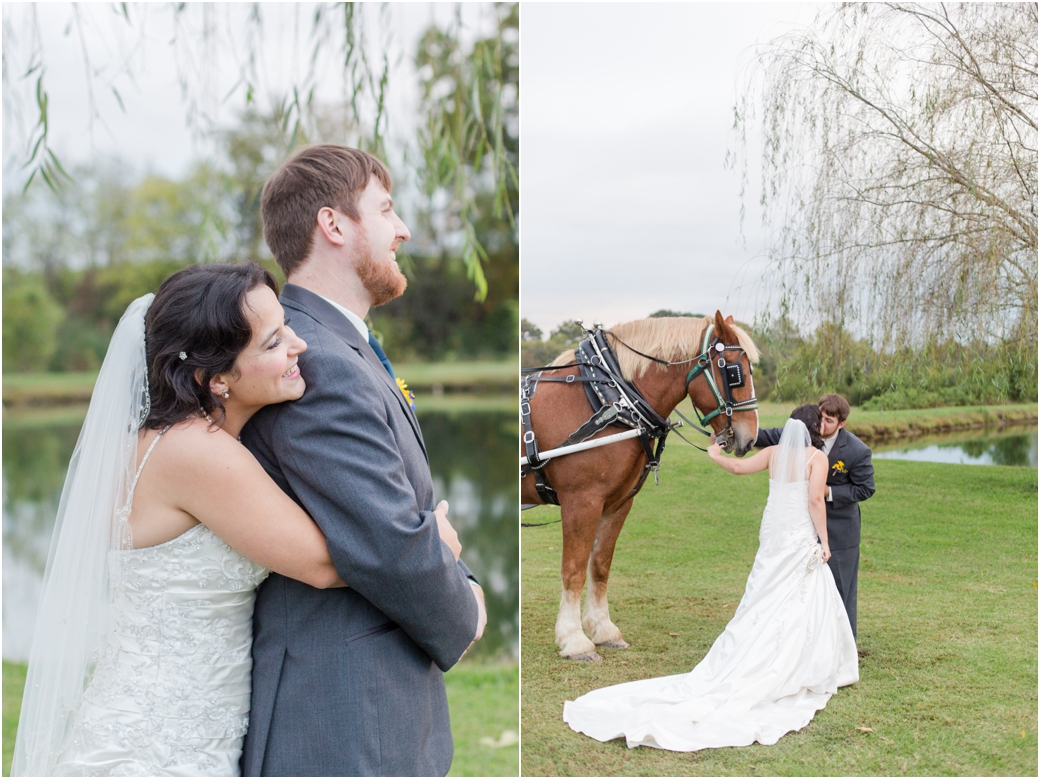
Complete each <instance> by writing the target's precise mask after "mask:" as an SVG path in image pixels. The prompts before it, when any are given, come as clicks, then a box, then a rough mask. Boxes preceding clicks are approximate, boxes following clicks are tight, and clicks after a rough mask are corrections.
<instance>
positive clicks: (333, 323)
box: [282, 284, 429, 459]
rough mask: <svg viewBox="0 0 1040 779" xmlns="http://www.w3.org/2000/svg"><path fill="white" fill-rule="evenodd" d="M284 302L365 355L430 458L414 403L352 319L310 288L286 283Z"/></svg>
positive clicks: (283, 290)
mask: <svg viewBox="0 0 1040 779" xmlns="http://www.w3.org/2000/svg"><path fill="white" fill-rule="evenodd" d="M282 302H283V303H287V304H291V306H292V308H297V309H299V310H301V311H303V312H305V313H306V314H308V315H309V316H311V317H312V318H313V319H314V320H316V321H318V322H320V323H321V324H323V325H324V326H325V327H327V328H328V329H329V330H331V331H332V332H333V333H335V334H336V335H337V336H339V338H341V339H342V340H343V341H344V342H345V343H346V344H347V346H349V347H350V348H351V349H353V350H354V351H356V352H357V353H358V354H359V355H361V359H363V360H364V361H365V362H366V363H368V365H369V367H371V368H372V371H373V372H374V373H375V375H376V376H377V377H378V378H379V380H380V381H381V382H382V383H383V384H384V385H385V386H386V388H387V389H388V390H389V391H390V393H391V394H392V395H393V396H394V398H395V399H396V400H397V402H398V404H399V405H400V406H401V409H402V410H403V411H404V413H405V416H406V417H408V423H409V424H410V425H411V426H412V432H414V433H415V437H416V439H418V441H419V446H420V447H422V450H423V454H424V455H426V444H425V442H424V441H423V437H422V431H421V430H420V429H419V420H418V419H416V418H415V413H414V412H413V411H412V407H411V404H409V403H408V402H407V401H406V400H405V399H404V393H403V392H401V388H400V387H398V386H397V382H395V381H394V380H393V379H391V378H390V374H389V373H388V372H387V370H386V367H385V366H384V365H383V363H381V362H380V361H379V358H378V357H376V353H375V352H374V351H372V347H371V346H369V345H368V342H367V341H365V340H364V339H362V337H361V333H359V332H358V329H357V328H356V327H354V325H353V324H351V322H350V320H348V319H347V318H346V317H345V316H343V312H341V311H338V310H337V309H336V307H335V306H333V305H332V304H331V303H329V302H328V301H327V300H325V299H324V298H322V297H321V296H320V295H317V294H315V293H313V292H311V291H310V290H309V289H304V288H303V287H298V286H296V285H295V284H286V285H285V286H284V287H282ZM426 457H427V459H429V455H426Z"/></svg>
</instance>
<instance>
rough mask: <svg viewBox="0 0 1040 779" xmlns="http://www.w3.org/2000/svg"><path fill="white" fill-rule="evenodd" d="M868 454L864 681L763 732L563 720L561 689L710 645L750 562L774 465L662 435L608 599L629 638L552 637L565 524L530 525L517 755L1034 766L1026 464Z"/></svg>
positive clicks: (1031, 532)
mask: <svg viewBox="0 0 1040 779" xmlns="http://www.w3.org/2000/svg"><path fill="white" fill-rule="evenodd" d="M763 421H764V422H765V423H766V424H769V423H771V422H772V421H773V420H771V418H770V417H769V416H768V415H766V418H765V419H764V420H763ZM776 421H780V420H779V419H777V420H776ZM875 469H876V483H877V487H878V492H877V494H876V495H874V497H873V498H871V499H870V500H869V501H867V502H865V503H864V504H863V506H862V510H863V545H862V546H861V561H860V581H859V645H860V649H862V650H865V651H866V652H868V653H869V654H868V655H867V656H866V657H864V658H862V659H861V660H860V677H861V678H860V682H859V683H858V684H856V685H853V686H851V687H846V688H843V689H842V690H840V691H839V692H838V694H837V695H835V696H834V697H833V698H832V699H831V701H830V702H829V703H828V705H827V708H826V709H824V710H823V711H821V712H819V713H818V714H817V715H816V718H815V719H814V720H813V722H812V723H811V724H810V725H808V726H807V727H806V728H804V729H803V730H801V731H799V732H797V733H791V734H788V735H786V736H784V737H783V738H782V739H781V740H780V741H779V743H777V744H776V745H774V746H768V747H764V746H761V745H757V744H756V745H752V746H750V747H743V748H728V749H715V750H705V751H702V752H698V753H692V754H679V753H671V752H664V751H661V750H654V749H646V748H638V749H634V750H629V749H627V748H626V747H625V745H624V741H623V740H617V741H613V742H610V743H608V744H601V743H599V742H597V741H594V740H592V739H590V738H587V737H585V736H582V735H579V734H577V733H574V732H573V731H571V730H570V728H568V727H567V726H566V725H565V724H564V722H563V720H562V716H561V715H562V710H563V702H564V701H565V700H569V699H574V698H575V697H576V696H578V695H580V694H582V693H584V692H587V691H589V690H591V689H594V688H597V687H602V686H605V685H608V684H616V683H620V682H625V681H631V680H634V679H642V678H647V677H653V676H663V675H667V674H674V673H681V672H683V671H685V670H688V669H690V668H692V667H693V666H694V665H696V664H697V663H698V662H699V661H700V660H701V658H703V657H704V655H705V654H706V653H707V651H708V648H709V647H710V646H711V644H712V642H713V641H714V640H715V638H716V637H717V636H718V635H719V634H720V633H721V632H722V629H723V627H724V626H725V625H726V623H727V622H728V621H729V619H730V618H731V617H732V615H733V612H734V611H735V609H736V606H737V603H738V602H739V600H740V597H741V595H742V593H743V589H744V583H745V581H746V579H747V575H748V573H749V571H750V570H751V563H752V561H753V559H754V555H755V551H756V548H757V545H758V524H759V520H760V518H761V513H762V508H763V506H764V505H765V498H766V492H767V490H768V484H767V478H766V475H765V474H756V475H754V476H750V477H737V476H732V475H730V474H727V473H725V472H723V471H722V470H721V469H720V468H718V467H717V466H714V465H713V464H712V463H711V462H710V461H709V460H708V459H707V457H706V455H704V454H702V453H701V452H698V451H696V450H694V449H691V448H690V447H687V446H685V445H683V444H682V443H681V442H679V441H676V442H675V443H674V444H672V446H671V447H670V449H669V451H668V452H667V454H666V455H665V458H664V467H663V468H662V470H661V485H660V486H659V487H655V486H654V485H653V483H652V481H651V482H650V483H648V485H647V486H646V487H645V488H644V489H643V492H642V493H641V494H640V495H639V497H638V498H637V499H636V502H635V508H634V509H633V511H632V513H631V514H630V515H629V517H628V521H627V523H626V525H625V528H624V530H623V532H622V534H621V538H620V540H619V541H618V547H617V552H616V555H615V557H614V566H613V570H612V572H611V573H612V576H611V580H610V601H611V616H612V617H613V619H614V621H615V622H616V623H617V625H618V627H620V628H621V631H622V633H623V634H624V636H625V638H626V639H627V640H628V641H629V642H631V644H632V646H631V648H630V649H627V650H609V649H607V650H600V653H601V654H602V655H603V657H604V660H603V662H602V663H598V664H594V663H577V662H572V661H566V660H563V659H562V658H560V657H559V656H558V655H557V651H556V647H555V644H554V642H553V624H554V622H555V619H556V609H557V605H558V602H559V597H560V578H559V566H560V532H561V531H560V525H559V524H554V525H549V526H547V527H542V528H525V529H523V531H522V536H521V571H522V577H523V579H522V580H523V599H522V604H521V608H522V613H521V619H522V624H523V633H522V638H521V642H522V643H521V646H522V658H523V697H522V700H521V723H522V728H523V730H522V732H523V758H522V765H521V771H522V773H523V774H524V775H525V776H545V775H560V776H564V775H591V776H611V775H628V776H675V775H678V776H699V775H743V776H755V775H760V776H770V775H777V776H788V775H806V776H810V775H822V776H826V775H980V776H981V775H1021V776H1036V775H1037V557H1036V549H1037V471H1036V469H1033V468H1013V467H999V466H991V467H978V466H962V465H945V464H934V463H919V462H906V461H896V460H882V461H877V462H876V463H875ZM716 485H717V486H718V489H716V490H713V489H712V487H713V486H716ZM558 512H559V509H558V508H555V507H552V508H549V507H543V508H538V509H532V510H531V511H528V512H525V515H524V519H525V520H526V521H531V522H540V521H546V520H551V519H554V518H556V517H558V516H559V513H558ZM675 634H677V635H675ZM866 728H869V729H870V730H869V731H867V730H864V729H866Z"/></svg>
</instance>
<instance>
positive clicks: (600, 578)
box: [581, 498, 632, 649]
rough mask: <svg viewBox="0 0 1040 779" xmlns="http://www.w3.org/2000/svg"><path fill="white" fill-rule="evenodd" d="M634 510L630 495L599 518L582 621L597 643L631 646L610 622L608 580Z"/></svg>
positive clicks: (612, 647) (622, 646)
mask: <svg viewBox="0 0 1040 779" xmlns="http://www.w3.org/2000/svg"><path fill="white" fill-rule="evenodd" d="M631 509H632V499H631V498H629V499H628V500H626V501H625V502H624V503H623V504H622V505H621V506H620V507H619V508H617V509H616V510H615V511H613V512H612V513H610V514H607V515H604V517H603V518H602V519H601V520H600V521H599V528H598V529H597V531H596V540H595V543H594V544H593V547H592V554H591V555H590V556H589V593H588V595H586V596H585V613H584V616H583V617H582V621H581V624H582V625H583V626H584V627H585V631H586V633H588V636H589V638H590V639H592V642H593V643H594V644H595V645H596V646H605V647H610V648H611V649H627V648H628V642H627V641H625V640H624V639H623V638H621V631H620V630H618V628H617V626H616V625H615V624H614V623H613V622H611V621H610V609H609V607H608V606H607V579H608V578H609V577H610V563H611V561H612V560H613V559H614V546H615V544H617V540H618V535H620V533H621V527H622V525H624V524H625V519H626V518H627V517H628V512H629V511H631Z"/></svg>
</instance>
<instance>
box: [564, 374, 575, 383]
mask: <svg viewBox="0 0 1040 779" xmlns="http://www.w3.org/2000/svg"><path fill="white" fill-rule="evenodd" d="M564 381H566V382H567V383H568V384H573V383H574V374H573V373H571V374H569V375H568V376H567V378H566V379H564Z"/></svg>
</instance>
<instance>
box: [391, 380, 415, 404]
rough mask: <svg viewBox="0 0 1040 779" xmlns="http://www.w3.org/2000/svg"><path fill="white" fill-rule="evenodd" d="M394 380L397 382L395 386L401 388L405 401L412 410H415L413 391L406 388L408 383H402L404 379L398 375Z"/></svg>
mask: <svg viewBox="0 0 1040 779" xmlns="http://www.w3.org/2000/svg"><path fill="white" fill-rule="evenodd" d="M394 381H396V382H397V388H398V389H399V390H401V394H402V395H404V400H405V402H406V403H407V404H408V405H409V406H411V407H412V411H415V393H414V392H412V391H411V390H410V389H408V385H407V384H405V383H404V379H402V378H401V377H400V376H398V377H397V378H396V379H394Z"/></svg>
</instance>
